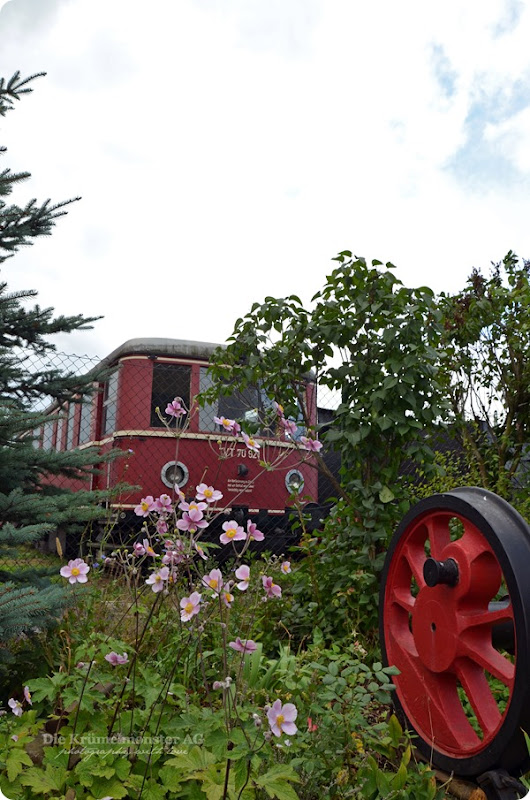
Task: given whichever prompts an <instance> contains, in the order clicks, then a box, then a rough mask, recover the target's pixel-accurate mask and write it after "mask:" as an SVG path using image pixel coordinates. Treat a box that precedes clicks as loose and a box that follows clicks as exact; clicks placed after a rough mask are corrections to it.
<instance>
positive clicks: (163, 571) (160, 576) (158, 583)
mask: <svg viewBox="0 0 530 800" xmlns="http://www.w3.org/2000/svg"><path fill="white" fill-rule="evenodd" d="M168 580H169V569H168V568H167V567H161V568H160V569H159V570H158V572H152V573H151V574H150V575H149V577H148V578H147V580H146V584H147V585H148V586H150V587H151V589H152V590H153V592H161V591H162V589H164V588H165V583H166V581H168Z"/></svg>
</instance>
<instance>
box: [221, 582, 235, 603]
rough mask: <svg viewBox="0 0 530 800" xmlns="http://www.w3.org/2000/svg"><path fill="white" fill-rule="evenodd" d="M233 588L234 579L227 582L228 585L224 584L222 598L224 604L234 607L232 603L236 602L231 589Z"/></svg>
mask: <svg viewBox="0 0 530 800" xmlns="http://www.w3.org/2000/svg"><path fill="white" fill-rule="evenodd" d="M231 588H232V581H230V583H227V584H226V586H223V591H222V592H221V600H222V601H223V603H224V605H225V606H226V607H227V608H231V607H232V603H233V602H234V595H233V594H232V592H231V591H230V590H231Z"/></svg>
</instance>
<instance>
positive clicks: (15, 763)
mask: <svg viewBox="0 0 530 800" xmlns="http://www.w3.org/2000/svg"><path fill="white" fill-rule="evenodd" d="M24 765H26V766H27V767H31V766H32V765H33V761H32V760H31V758H30V757H29V755H28V754H27V753H26V751H25V750H22V749H21V748H16V749H15V748H13V749H12V750H11V751H10V752H9V755H8V757H7V760H6V769H7V777H8V778H9V780H10V781H11V782H14V780H15V778H16V777H17V775H20V773H21V772H22V770H23V767H24Z"/></svg>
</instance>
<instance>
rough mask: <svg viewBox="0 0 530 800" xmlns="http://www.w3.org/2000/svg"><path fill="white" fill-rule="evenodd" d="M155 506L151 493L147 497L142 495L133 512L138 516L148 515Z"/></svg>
mask: <svg viewBox="0 0 530 800" xmlns="http://www.w3.org/2000/svg"><path fill="white" fill-rule="evenodd" d="M154 508H155V499H154V497H153V495H151V494H148V495H147V497H142V499H141V500H140V503H139V504H138V505H137V506H136V508H135V509H134V513H135V514H136V515H137V516H139V517H148V516H149V513H150V512H151V511H153V510H154Z"/></svg>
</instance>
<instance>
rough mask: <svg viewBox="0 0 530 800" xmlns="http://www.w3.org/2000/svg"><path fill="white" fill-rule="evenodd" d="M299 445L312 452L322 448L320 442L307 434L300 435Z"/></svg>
mask: <svg viewBox="0 0 530 800" xmlns="http://www.w3.org/2000/svg"><path fill="white" fill-rule="evenodd" d="M300 447H301V448H302V450H311V451H312V452H313V453H318V451H319V450H322V442H319V441H317V440H316V439H310V438H309V437H308V436H300Z"/></svg>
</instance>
